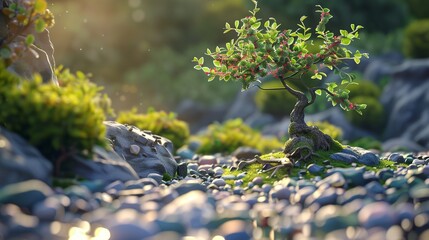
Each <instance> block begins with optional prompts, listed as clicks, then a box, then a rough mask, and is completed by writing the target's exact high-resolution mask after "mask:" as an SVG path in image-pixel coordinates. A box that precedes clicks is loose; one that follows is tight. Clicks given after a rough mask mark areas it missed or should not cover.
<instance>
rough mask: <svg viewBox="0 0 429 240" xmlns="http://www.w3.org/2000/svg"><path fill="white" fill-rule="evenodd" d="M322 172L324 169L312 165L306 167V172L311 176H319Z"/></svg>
mask: <svg viewBox="0 0 429 240" xmlns="http://www.w3.org/2000/svg"><path fill="white" fill-rule="evenodd" d="M323 170H324V168H323V167H322V166H320V165H317V164H314V163H312V164H310V165H308V167H307V171H308V172H309V173H311V174H319V173H322V172H323Z"/></svg>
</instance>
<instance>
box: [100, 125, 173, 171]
mask: <svg viewBox="0 0 429 240" xmlns="http://www.w3.org/2000/svg"><path fill="white" fill-rule="evenodd" d="M104 124H105V125H106V128H107V132H106V136H107V138H108V139H110V141H111V142H112V145H113V149H114V151H115V152H116V153H117V154H118V155H119V156H122V157H123V158H125V160H126V161H127V162H128V163H129V164H130V165H131V167H132V168H133V169H134V170H135V171H136V173H137V174H138V176H139V177H141V178H143V177H147V176H148V175H149V174H150V173H157V174H160V175H161V176H162V175H163V174H164V173H167V174H169V175H170V176H174V175H175V173H176V169H177V163H176V161H175V159H174V157H173V156H172V154H171V153H172V151H173V144H172V143H171V141H170V140H168V139H166V138H163V137H160V136H157V135H154V134H152V133H150V132H148V131H142V130H140V129H138V128H136V127H134V126H127V125H123V124H120V123H117V122H112V121H107V122H105V123H104ZM131 145H137V146H139V147H140V149H141V151H140V152H139V153H138V154H137V155H134V154H132V153H131V152H130V146H131Z"/></svg>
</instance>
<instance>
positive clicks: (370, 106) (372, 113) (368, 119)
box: [346, 96, 385, 132]
mask: <svg viewBox="0 0 429 240" xmlns="http://www.w3.org/2000/svg"><path fill="white" fill-rule="evenodd" d="M350 101H351V102H357V103H359V102H364V103H365V104H366V105H367V107H366V109H364V110H363V111H362V112H363V115H359V114H357V113H355V112H351V111H350V112H346V118H347V119H348V120H349V121H350V123H352V124H353V125H355V126H357V127H360V128H362V129H366V130H370V131H374V132H380V131H381V130H382V129H383V124H384V122H385V113H384V109H383V106H382V105H381V103H380V102H379V101H378V99H376V98H372V97H366V96H359V97H354V98H351V99H350Z"/></svg>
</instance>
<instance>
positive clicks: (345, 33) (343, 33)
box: [340, 30, 349, 37]
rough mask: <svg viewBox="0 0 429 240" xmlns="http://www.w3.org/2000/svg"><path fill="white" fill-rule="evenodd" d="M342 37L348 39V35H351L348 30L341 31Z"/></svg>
mask: <svg viewBox="0 0 429 240" xmlns="http://www.w3.org/2000/svg"><path fill="white" fill-rule="evenodd" d="M340 33H341V36H343V37H347V34H349V33H348V32H347V31H346V30H340Z"/></svg>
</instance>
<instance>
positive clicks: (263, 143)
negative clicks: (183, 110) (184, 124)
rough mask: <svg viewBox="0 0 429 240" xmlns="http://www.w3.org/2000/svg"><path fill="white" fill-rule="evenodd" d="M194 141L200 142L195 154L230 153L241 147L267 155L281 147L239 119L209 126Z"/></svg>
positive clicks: (274, 140) (275, 140)
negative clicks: (250, 148)
mask: <svg viewBox="0 0 429 240" xmlns="http://www.w3.org/2000/svg"><path fill="white" fill-rule="evenodd" d="M195 140H196V141H198V142H200V146H199V148H198V149H197V152H198V153H202V154H214V153H232V152H233V151H234V150H236V149H237V148H239V147H243V146H247V147H253V148H256V149H258V150H259V151H261V152H263V153H267V152H271V151H273V150H276V149H277V150H278V149H280V148H281V147H282V145H283V144H282V143H281V142H280V141H279V140H277V139H275V138H266V137H263V136H262V135H261V134H260V133H259V132H258V131H256V130H254V129H252V128H251V127H249V126H248V125H246V124H244V123H243V121H242V120H241V119H233V120H229V121H226V122H225V123H224V124H220V123H213V124H210V125H209V126H208V127H207V130H206V131H205V132H204V133H202V134H200V135H197V136H195Z"/></svg>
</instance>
